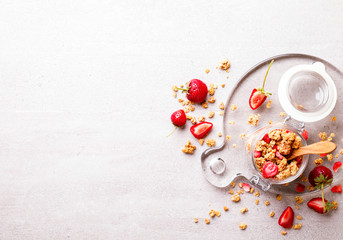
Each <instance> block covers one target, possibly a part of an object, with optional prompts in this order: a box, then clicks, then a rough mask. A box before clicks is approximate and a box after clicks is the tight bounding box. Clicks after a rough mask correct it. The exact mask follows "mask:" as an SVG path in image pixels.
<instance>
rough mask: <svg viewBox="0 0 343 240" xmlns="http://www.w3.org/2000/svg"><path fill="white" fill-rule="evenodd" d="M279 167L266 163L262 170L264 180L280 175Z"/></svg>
mask: <svg viewBox="0 0 343 240" xmlns="http://www.w3.org/2000/svg"><path fill="white" fill-rule="evenodd" d="M278 169H279V168H278V166H277V165H276V164H274V163H272V162H266V163H265V164H264V165H263V168H262V175H263V177H264V178H270V177H274V176H275V175H276V174H277V173H278Z"/></svg>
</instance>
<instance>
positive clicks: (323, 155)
mask: <svg viewBox="0 0 343 240" xmlns="http://www.w3.org/2000/svg"><path fill="white" fill-rule="evenodd" d="M326 155H328V154H327V153H323V154H319V156H320V157H326Z"/></svg>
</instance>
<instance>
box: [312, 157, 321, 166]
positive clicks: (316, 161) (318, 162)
mask: <svg viewBox="0 0 343 240" xmlns="http://www.w3.org/2000/svg"><path fill="white" fill-rule="evenodd" d="M314 164H316V165H317V166H320V165H322V164H323V159H321V158H317V159H316V160H314Z"/></svg>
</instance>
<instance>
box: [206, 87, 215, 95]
mask: <svg viewBox="0 0 343 240" xmlns="http://www.w3.org/2000/svg"><path fill="white" fill-rule="evenodd" d="M215 92H216V91H215V90H214V88H213V87H210V88H209V89H208V94H209V95H211V96H213V95H214V93H215Z"/></svg>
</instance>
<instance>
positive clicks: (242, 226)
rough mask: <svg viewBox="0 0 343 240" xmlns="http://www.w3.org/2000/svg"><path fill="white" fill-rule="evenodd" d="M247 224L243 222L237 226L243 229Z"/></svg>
mask: <svg viewBox="0 0 343 240" xmlns="http://www.w3.org/2000/svg"><path fill="white" fill-rule="evenodd" d="M247 226H248V225H246V224H245V223H240V224H239V228H240V229H242V230H245V229H246V228H247Z"/></svg>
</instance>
